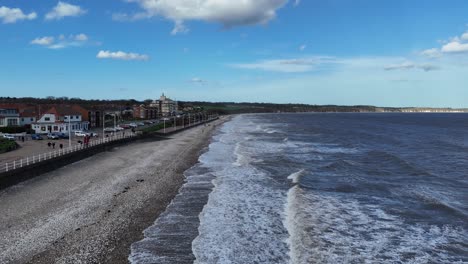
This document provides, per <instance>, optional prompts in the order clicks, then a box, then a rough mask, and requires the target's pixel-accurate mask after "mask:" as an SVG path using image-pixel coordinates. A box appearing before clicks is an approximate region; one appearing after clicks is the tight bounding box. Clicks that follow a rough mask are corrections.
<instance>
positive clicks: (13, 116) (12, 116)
mask: <svg viewBox="0 0 468 264" xmlns="http://www.w3.org/2000/svg"><path fill="white" fill-rule="evenodd" d="M19 125H20V119H19V113H18V110H17V109H11V108H10V109H0V127H12V126H19Z"/></svg>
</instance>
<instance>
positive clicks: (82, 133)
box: [75, 130, 88, 137]
mask: <svg viewBox="0 0 468 264" xmlns="http://www.w3.org/2000/svg"><path fill="white" fill-rule="evenodd" d="M87 135H88V134H87V133H85V132H83V131H81V130H79V131H75V136H77V137H85V136H87Z"/></svg>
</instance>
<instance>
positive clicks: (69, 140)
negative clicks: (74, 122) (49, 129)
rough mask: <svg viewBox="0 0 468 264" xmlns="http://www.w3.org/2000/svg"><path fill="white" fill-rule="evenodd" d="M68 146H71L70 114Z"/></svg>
mask: <svg viewBox="0 0 468 264" xmlns="http://www.w3.org/2000/svg"><path fill="white" fill-rule="evenodd" d="M68 148H71V118H70V116H68Z"/></svg>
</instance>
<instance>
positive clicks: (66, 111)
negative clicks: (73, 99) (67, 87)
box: [44, 105, 84, 116]
mask: <svg viewBox="0 0 468 264" xmlns="http://www.w3.org/2000/svg"><path fill="white" fill-rule="evenodd" d="M80 108H81V107H80V106H77V105H55V106H52V107H51V108H50V109H49V110H47V111H45V112H44V114H54V115H57V116H68V115H82V112H81V111H82V110H84V109H80Z"/></svg>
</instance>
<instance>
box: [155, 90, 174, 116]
mask: <svg viewBox="0 0 468 264" xmlns="http://www.w3.org/2000/svg"><path fill="white" fill-rule="evenodd" d="M150 107H154V108H157V109H158V114H159V116H172V115H176V114H177V111H178V106H177V102H176V101H174V100H171V99H169V98H167V97H166V96H165V95H164V93H163V94H162V95H161V97H160V98H159V100H154V101H153V102H152V103H151V104H150Z"/></svg>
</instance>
